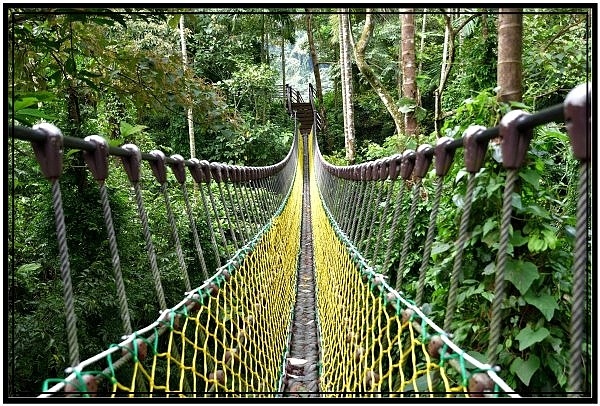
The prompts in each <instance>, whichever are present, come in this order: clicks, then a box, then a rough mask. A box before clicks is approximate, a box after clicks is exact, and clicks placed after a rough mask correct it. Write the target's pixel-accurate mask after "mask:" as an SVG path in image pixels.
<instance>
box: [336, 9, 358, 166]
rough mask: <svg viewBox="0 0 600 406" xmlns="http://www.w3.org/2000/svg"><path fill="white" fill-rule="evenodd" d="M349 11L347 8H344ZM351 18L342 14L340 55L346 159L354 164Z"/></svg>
mask: <svg viewBox="0 0 600 406" xmlns="http://www.w3.org/2000/svg"><path fill="white" fill-rule="evenodd" d="M343 11H344V12H346V13H347V12H348V10H347V9H345V10H343ZM349 24H350V19H349V18H348V14H341V15H340V39H341V41H340V44H341V49H340V51H341V52H340V55H341V58H340V59H341V66H342V70H343V72H344V74H343V79H342V89H343V94H344V98H343V108H344V118H345V120H344V123H345V124H344V139H345V144H346V160H347V161H348V162H349V163H350V164H353V163H354V161H355V159H356V146H355V134H354V108H353V104H352V93H353V89H352V60H351V57H350V43H349V42H350V32H349Z"/></svg>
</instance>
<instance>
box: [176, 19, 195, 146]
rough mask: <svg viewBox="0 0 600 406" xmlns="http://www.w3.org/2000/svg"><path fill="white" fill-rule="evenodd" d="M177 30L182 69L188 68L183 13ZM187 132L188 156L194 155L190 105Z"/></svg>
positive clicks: (192, 122)
mask: <svg viewBox="0 0 600 406" xmlns="http://www.w3.org/2000/svg"><path fill="white" fill-rule="evenodd" d="M179 32H180V38H181V58H182V59H183V71H184V72H186V71H187V69H188V57H187V47H186V40H185V17H184V14H182V15H181V17H179ZM187 122H188V134H189V136H190V158H195V157H196V140H195V137H194V109H193V107H192V106H191V105H190V106H188V108H187Z"/></svg>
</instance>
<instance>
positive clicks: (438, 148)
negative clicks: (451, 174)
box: [433, 137, 456, 176]
mask: <svg viewBox="0 0 600 406" xmlns="http://www.w3.org/2000/svg"><path fill="white" fill-rule="evenodd" d="M452 141H453V140H452V138H450V137H441V138H439V139H438V140H437V144H436V145H435V150H434V152H433V154H434V156H435V174H436V175H437V176H446V175H447V174H448V171H449V170H450V167H451V166H452V162H453V161H454V153H455V152H456V150H455V149H448V148H447V146H448V145H449V144H450V143H451V142H452Z"/></svg>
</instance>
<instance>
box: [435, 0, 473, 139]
mask: <svg viewBox="0 0 600 406" xmlns="http://www.w3.org/2000/svg"><path fill="white" fill-rule="evenodd" d="M442 15H443V17H444V22H445V29H444V50H443V53H442V69H441V71H440V81H439V84H438V87H437V88H436V89H435V91H434V98H435V101H434V108H435V112H434V125H435V132H436V134H437V135H438V137H439V136H440V122H441V121H442V120H443V119H444V115H443V113H442V94H443V92H444V88H445V87H446V83H447V81H448V77H449V76H450V70H451V69H452V66H453V63H454V59H455V57H456V53H455V49H454V39H455V38H456V35H457V34H458V33H459V32H460V31H461V30H462V29H463V28H464V27H465V26H466V25H467V24H468V23H469V22H470V21H471V20H473V19H474V18H475V17H476V14H473V15H471V16H469V17H467V18H465V19H463V21H462V22H461V23H460V24H459V26H458V27H457V28H452V22H453V20H454V19H453V16H452V15H451V14H448V13H447V12H446V11H445V10H442Z"/></svg>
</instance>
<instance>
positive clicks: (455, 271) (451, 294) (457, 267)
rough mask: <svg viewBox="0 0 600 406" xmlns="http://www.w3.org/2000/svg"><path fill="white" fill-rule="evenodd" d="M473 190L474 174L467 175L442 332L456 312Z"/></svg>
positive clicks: (447, 329) (448, 325) (448, 326)
mask: <svg viewBox="0 0 600 406" xmlns="http://www.w3.org/2000/svg"><path fill="white" fill-rule="evenodd" d="M474 189H475V174H474V173H469V181H468V182H467V194H466V196H465V205H464V207H463V212H462V216H461V217H460V226H459V230H458V242H457V246H456V254H455V255H454V265H453V266H452V274H451V276H450V289H449V291H448V304H447V306H446V317H445V318H444V330H445V331H449V330H450V325H451V324H452V319H453V318H454V311H455V310H456V301H457V299H458V277H459V275H460V273H461V272H462V260H463V252H464V250H465V243H466V242H467V238H469V234H468V233H467V228H468V226H469V218H470V217H471V206H472V204H473V190H474Z"/></svg>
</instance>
